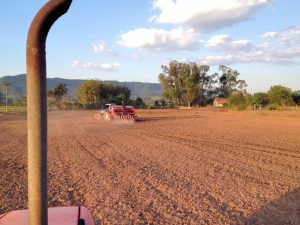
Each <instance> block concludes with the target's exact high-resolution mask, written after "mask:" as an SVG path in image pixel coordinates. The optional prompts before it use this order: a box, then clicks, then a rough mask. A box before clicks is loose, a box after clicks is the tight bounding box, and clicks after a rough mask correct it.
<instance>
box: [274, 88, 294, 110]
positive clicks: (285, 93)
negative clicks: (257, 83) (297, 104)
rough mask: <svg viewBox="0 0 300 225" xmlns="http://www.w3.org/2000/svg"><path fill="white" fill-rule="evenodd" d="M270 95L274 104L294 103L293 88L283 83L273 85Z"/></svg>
mask: <svg viewBox="0 0 300 225" xmlns="http://www.w3.org/2000/svg"><path fill="white" fill-rule="evenodd" d="M268 96H269V99H270V104H272V105H278V106H286V105H291V104H292V103H293V98H292V90H291V89H290V88H287V87H284V86H282V85H275V86H272V87H271V88H270V90H269V91H268Z"/></svg>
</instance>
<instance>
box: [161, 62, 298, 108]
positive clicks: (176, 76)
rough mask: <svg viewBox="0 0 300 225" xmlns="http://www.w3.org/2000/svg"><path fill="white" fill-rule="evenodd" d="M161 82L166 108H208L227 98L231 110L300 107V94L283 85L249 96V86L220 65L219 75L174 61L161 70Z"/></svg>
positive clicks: (205, 68)
mask: <svg viewBox="0 0 300 225" xmlns="http://www.w3.org/2000/svg"><path fill="white" fill-rule="evenodd" d="M161 69H162V72H161V73H160V74H159V76H158V80H159V81H160V83H161V86H162V91H163V92H162V98H163V99H162V101H161V102H160V103H159V102H156V105H163V106H168V105H169V106H171V107H177V106H189V107H190V106H206V105H211V104H212V102H213V101H214V99H216V98H226V99H227V103H226V106H227V107H229V108H232V109H238V110H244V109H246V108H252V107H253V108H263V107H267V108H269V109H279V108H285V107H286V106H293V105H299V104H300V91H294V92H293V91H292V90H291V89H290V88H287V87H284V86H282V85H275V86H272V87H271V88H270V89H269V91H268V92H266V93H263V92H258V93H254V94H249V93H247V90H246V87H247V83H246V81H245V80H242V79H239V76H240V73H239V72H238V71H237V70H233V69H231V68H230V67H227V66H224V65H219V68H218V70H219V73H210V67H209V66H208V65H199V64H197V63H194V62H188V63H186V62H178V61H171V62H170V63H169V64H168V65H163V66H162V67H161Z"/></svg>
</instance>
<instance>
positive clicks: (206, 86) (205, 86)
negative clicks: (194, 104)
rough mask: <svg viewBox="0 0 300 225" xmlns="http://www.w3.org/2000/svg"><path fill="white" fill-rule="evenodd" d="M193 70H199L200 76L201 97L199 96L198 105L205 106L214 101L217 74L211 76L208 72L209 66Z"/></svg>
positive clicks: (195, 66) (195, 67)
mask: <svg viewBox="0 0 300 225" xmlns="http://www.w3.org/2000/svg"><path fill="white" fill-rule="evenodd" d="M193 70H197V73H198V74H199V96H198V103H199V105H201V106H204V105H205V104H207V103H208V102H210V101H213V99H214V97H213V95H214V94H215V90H214V86H213V85H214V84H215V83H217V80H216V78H217V76H218V74H217V73H214V74H211V75H209V74H208V72H209V70H210V67H209V66H207V65H202V66H197V65H194V66H193Z"/></svg>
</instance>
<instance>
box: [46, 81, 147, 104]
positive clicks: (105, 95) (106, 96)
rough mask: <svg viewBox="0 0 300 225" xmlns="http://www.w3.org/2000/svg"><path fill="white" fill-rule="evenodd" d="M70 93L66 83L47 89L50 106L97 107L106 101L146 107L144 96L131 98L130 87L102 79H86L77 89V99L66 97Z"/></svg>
mask: <svg viewBox="0 0 300 225" xmlns="http://www.w3.org/2000/svg"><path fill="white" fill-rule="evenodd" d="M67 93H68V89H67V86H66V84H62V83H60V84H58V85H57V86H56V87H54V88H53V89H49V90H48V91H47V96H48V106H49V107H50V108H51V107H54V108H57V109H61V108H70V107H72V108H86V109H96V108H101V107H103V106H104V105H105V104H106V103H116V104H121V103H122V101H124V102H125V103H126V104H130V105H133V106H135V107H137V108H143V107H145V103H144V102H143V100H142V98H140V97H137V98H136V99H134V100H132V99H130V95H131V92H130V90H129V88H128V87H126V86H120V85H113V84H110V83H107V82H103V81H101V80H98V79H95V80H86V81H84V82H82V83H81V84H80V85H79V86H78V88H77V91H76V100H73V101H70V100H69V99H67V98H65V96H66V95H67Z"/></svg>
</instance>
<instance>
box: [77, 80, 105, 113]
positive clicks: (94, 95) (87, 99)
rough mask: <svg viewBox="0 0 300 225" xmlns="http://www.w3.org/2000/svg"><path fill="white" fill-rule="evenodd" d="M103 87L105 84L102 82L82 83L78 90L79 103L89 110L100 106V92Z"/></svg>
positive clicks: (87, 81) (89, 81)
mask: <svg viewBox="0 0 300 225" xmlns="http://www.w3.org/2000/svg"><path fill="white" fill-rule="evenodd" d="M103 86H104V84H103V82H102V81H100V80H86V81H84V82H82V83H81V84H80V85H79V86H78V88H77V101H78V102H79V103H80V104H82V105H83V106H85V107H87V108H89V107H95V106H99V105H100V92H101V91H102V88H103ZM102 92H104V91H102Z"/></svg>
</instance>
